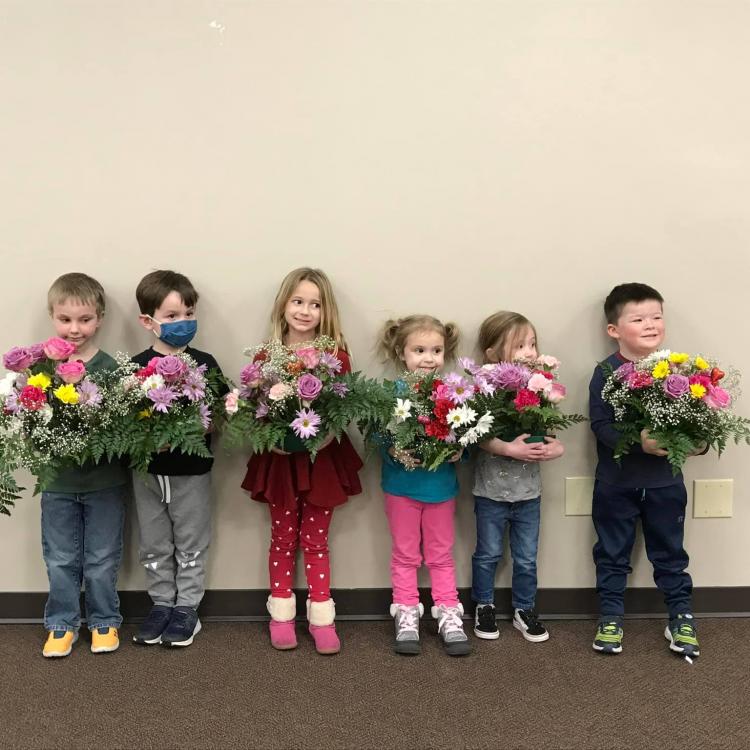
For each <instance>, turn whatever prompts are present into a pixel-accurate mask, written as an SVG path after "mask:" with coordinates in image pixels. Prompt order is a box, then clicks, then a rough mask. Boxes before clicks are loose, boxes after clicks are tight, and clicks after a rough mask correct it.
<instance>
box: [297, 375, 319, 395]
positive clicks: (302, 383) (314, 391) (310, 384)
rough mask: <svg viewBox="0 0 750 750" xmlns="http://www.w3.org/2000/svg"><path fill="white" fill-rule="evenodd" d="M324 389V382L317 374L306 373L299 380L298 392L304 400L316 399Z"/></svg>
mask: <svg viewBox="0 0 750 750" xmlns="http://www.w3.org/2000/svg"><path fill="white" fill-rule="evenodd" d="M322 389H323V383H321V382H320V380H319V379H318V378H316V377H315V375H311V374H310V373H309V372H308V373H305V374H304V375H303V376H302V377H301V378H300V379H299V380H298V381H297V393H298V394H299V397H300V398H301V399H302V400H303V401H314V400H315V399H316V398H317V397H318V396H319V395H320V392H321V390H322Z"/></svg>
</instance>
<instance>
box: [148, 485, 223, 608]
mask: <svg viewBox="0 0 750 750" xmlns="http://www.w3.org/2000/svg"><path fill="white" fill-rule="evenodd" d="M133 494H134V496H135V508H136V512H137V513H138V529H139V536H140V549H139V557H140V561H141V564H142V565H143V567H144V568H145V569H146V583H147V586H148V593H149V596H150V597H151V599H152V600H153V602H154V604H161V605H163V606H165V607H176V606H177V607H193V608H196V609H197V607H198V605H199V604H200V601H201V599H202V598H203V593H204V579H205V577H206V563H207V560H206V552H207V550H208V544H209V542H210V540H211V472H208V473H206V474H196V475H190V476H181V477H166V476H161V475H156V474H146V475H143V474H137V473H134V474H133Z"/></svg>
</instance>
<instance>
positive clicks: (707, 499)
mask: <svg viewBox="0 0 750 750" xmlns="http://www.w3.org/2000/svg"><path fill="white" fill-rule="evenodd" d="M733 494H734V480H733V479H694V480H693V518H731V517H732V497H733Z"/></svg>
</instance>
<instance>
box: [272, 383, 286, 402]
mask: <svg viewBox="0 0 750 750" xmlns="http://www.w3.org/2000/svg"><path fill="white" fill-rule="evenodd" d="M291 395H292V389H291V387H290V386H288V385H287V384H286V383H276V385H272V386H271V390H270V391H268V398H270V399H271V401H281V400H282V399H284V398H286V397H287V396H291Z"/></svg>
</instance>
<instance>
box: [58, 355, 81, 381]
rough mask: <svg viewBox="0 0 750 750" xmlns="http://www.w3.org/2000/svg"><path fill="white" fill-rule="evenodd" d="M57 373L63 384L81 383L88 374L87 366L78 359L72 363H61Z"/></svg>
mask: <svg viewBox="0 0 750 750" xmlns="http://www.w3.org/2000/svg"><path fill="white" fill-rule="evenodd" d="M55 372H56V373H57V374H58V375H59V376H60V379H61V380H62V381H63V383H80V382H81V380H83V376H84V375H85V374H86V365H84V364H83V362H81V361H80V360H78V359H74V360H73V361H72V362H61V363H60V364H59V365H58V366H57V367H56V368H55Z"/></svg>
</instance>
